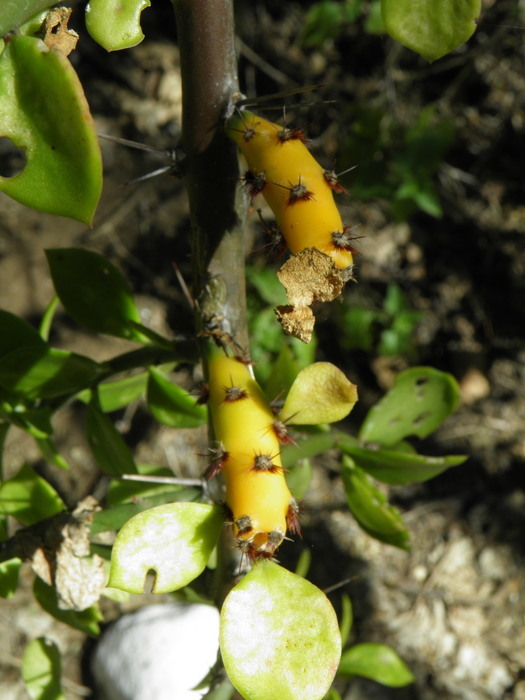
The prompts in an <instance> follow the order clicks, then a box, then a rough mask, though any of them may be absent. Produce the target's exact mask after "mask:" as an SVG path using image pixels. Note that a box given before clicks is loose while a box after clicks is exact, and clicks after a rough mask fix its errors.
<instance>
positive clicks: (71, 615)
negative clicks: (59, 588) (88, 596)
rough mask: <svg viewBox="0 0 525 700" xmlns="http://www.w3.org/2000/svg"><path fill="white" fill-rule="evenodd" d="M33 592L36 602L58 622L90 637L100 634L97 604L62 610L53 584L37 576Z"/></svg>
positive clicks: (101, 617)
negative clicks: (81, 608) (83, 608)
mask: <svg viewBox="0 0 525 700" xmlns="http://www.w3.org/2000/svg"><path fill="white" fill-rule="evenodd" d="M33 594H34V596H35V599H36V601H37V602H38V604H39V605H40V606H41V607H42V608H43V609H44V610H45V611H46V612H47V613H49V614H50V615H51V617H54V618H55V619H56V620H59V622H63V623H64V624H66V625H69V626H70V627H74V628H75V629H77V630H80V631H81V632H84V634H87V635H89V636H90V637H96V636H97V635H99V634H100V627H99V624H98V623H99V622H101V621H102V620H103V615H102V614H101V612H100V610H99V607H98V605H92V606H91V607H90V608H86V609H85V610H81V611H77V610H62V609H61V608H60V607H59V606H58V599H57V594H56V591H55V589H54V588H53V586H48V585H47V583H44V581H42V579H41V578H39V577H38V576H37V577H36V578H35V583H34V585H33Z"/></svg>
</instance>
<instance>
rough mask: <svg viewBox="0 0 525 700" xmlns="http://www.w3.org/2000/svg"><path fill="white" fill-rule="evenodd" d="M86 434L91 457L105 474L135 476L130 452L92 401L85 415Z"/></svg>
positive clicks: (111, 423)
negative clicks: (91, 453)
mask: <svg viewBox="0 0 525 700" xmlns="http://www.w3.org/2000/svg"><path fill="white" fill-rule="evenodd" d="M86 434H87V439H88V442H89V446H90V448H91V451H92V452H93V456H94V457H95V459H96V460H97V464H98V466H99V467H100V468H101V469H102V471H103V472H104V473H105V474H136V473H137V467H136V465H135V461H134V459H133V455H132V454H131V450H130V449H129V447H128V446H127V445H126V443H125V442H124V439H123V437H122V435H121V434H120V433H119V431H118V430H117V429H116V428H115V426H114V425H113V422H112V421H111V420H110V419H109V418H108V417H107V416H106V414H105V413H102V411H101V410H100V409H99V408H98V407H97V405H96V404H95V402H94V401H92V402H91V403H90V404H89V406H88V410H87V415H86Z"/></svg>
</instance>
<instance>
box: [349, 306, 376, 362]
mask: <svg viewBox="0 0 525 700" xmlns="http://www.w3.org/2000/svg"><path fill="white" fill-rule="evenodd" d="M383 315H384V314H382V313H381V312H378V311H374V310H373V309H364V308H361V307H356V306H353V307H350V308H349V309H347V310H346V312H345V313H344V315H343V321H342V323H341V329H342V331H343V339H342V342H343V346H344V347H345V348H347V349H349V350H354V349H359V350H365V351H366V352H372V350H373V349H374V345H375V338H376V327H377V325H378V324H379V323H380V322H381V321H382V320H383Z"/></svg>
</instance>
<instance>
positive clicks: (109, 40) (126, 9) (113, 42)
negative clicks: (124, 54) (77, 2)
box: [86, 0, 151, 51]
mask: <svg viewBox="0 0 525 700" xmlns="http://www.w3.org/2000/svg"><path fill="white" fill-rule="evenodd" d="M150 5H151V3H150V0H90V2H89V3H88V5H87V7H86V27H87V30H88V32H89V33H90V34H91V36H92V37H93V39H94V40H95V41H96V42H97V43H99V44H100V45H101V46H102V47H104V48H105V49H106V51H118V50H120V49H129V48H131V47H132V46H136V45H137V44H140V42H141V41H142V39H144V34H143V33H142V29H141V28H140V15H141V12H142V10H144V9H145V8H146V7H149V6H150Z"/></svg>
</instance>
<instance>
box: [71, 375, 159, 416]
mask: <svg viewBox="0 0 525 700" xmlns="http://www.w3.org/2000/svg"><path fill="white" fill-rule="evenodd" d="M147 382H148V373H147V372H139V373H137V374H132V375H130V376H129V377H123V378H122V379H115V380H111V381H108V382H103V383H102V384H99V385H98V387H97V392H98V402H99V406H100V410H101V411H103V412H104V413H111V412H112V411H118V410H119V409H120V408H124V407H125V406H127V405H128V404H130V403H131V402H132V401H136V400H137V399H138V398H140V397H141V396H142V395H143V394H144V392H145V391H146V385H147ZM92 395H93V394H92V392H91V390H90V389H86V390H85V391H82V392H80V394H77V396H76V398H77V399H79V401H84V403H89V402H90V401H91V398H92Z"/></svg>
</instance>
